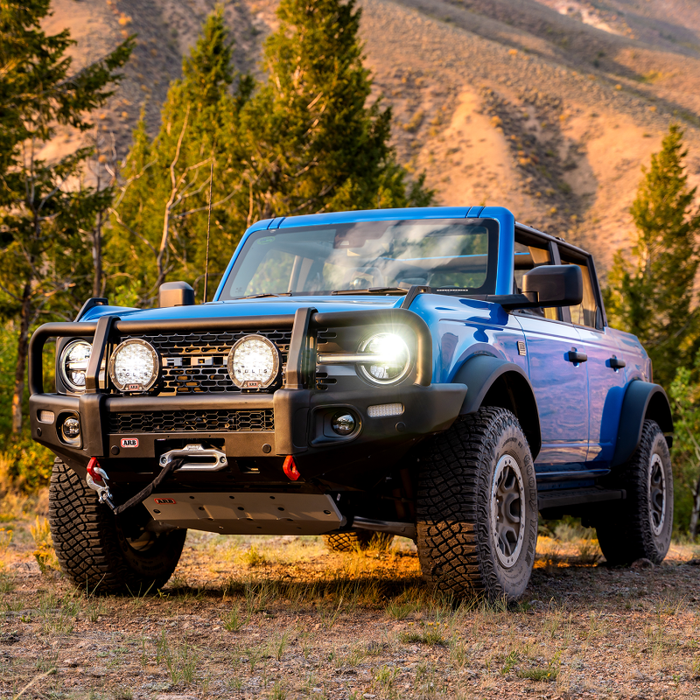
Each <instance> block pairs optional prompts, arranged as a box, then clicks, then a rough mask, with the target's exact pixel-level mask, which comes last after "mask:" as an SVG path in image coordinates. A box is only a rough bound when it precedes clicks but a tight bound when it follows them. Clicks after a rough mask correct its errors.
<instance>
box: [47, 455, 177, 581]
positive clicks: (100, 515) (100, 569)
mask: <svg viewBox="0 0 700 700" xmlns="http://www.w3.org/2000/svg"><path fill="white" fill-rule="evenodd" d="M137 507H142V506H137ZM121 517H125V518H128V517H129V514H128V513H126V514H125V515H124V516H118V517H115V516H114V514H113V513H112V512H111V511H110V509H109V507H108V506H106V505H103V504H101V503H99V502H98V500H97V494H96V492H95V491H93V490H92V489H90V488H89V487H88V486H87V484H86V483H85V481H84V480H83V479H81V478H80V477H79V476H78V475H77V474H76V473H75V472H74V471H73V470H72V469H70V468H69V467H67V466H66V465H65V464H63V462H61V461H60V460H59V459H56V461H55V462H54V465H53V471H52V474H51V486H50V489H49V523H50V525H51V536H52V538H53V542H54V547H55V549H56V556H57V557H58V561H59V563H60V564H61V568H62V569H63V572H64V573H65V575H66V576H67V577H68V578H69V579H70V580H71V581H72V582H73V583H74V584H75V585H76V586H77V587H78V588H81V589H83V590H86V591H87V592H88V593H90V594H92V593H93V592H94V593H96V594H108V593H116V594H131V595H145V594H146V593H147V592H150V593H155V592H156V591H157V590H158V589H159V588H161V587H162V586H164V585H165V584H166V582H167V581H168V579H169V578H170V577H171V576H172V573H173V571H174V570H175V567H176V566H177V563H178V561H179V559H180V554H181V553H182V547H183V545H184V544H185V537H186V536H187V531H186V530H175V531H172V532H167V533H160V534H158V535H153V536H152V537H151V538H150V541H149V542H148V543H147V546H146V547H145V548H144V549H140V550H139V549H136V548H134V546H132V544H131V543H130V540H129V539H128V538H127V537H125V535H124V533H123V531H122V528H121V527H120V526H119V518H121ZM149 537H150V536H149Z"/></svg>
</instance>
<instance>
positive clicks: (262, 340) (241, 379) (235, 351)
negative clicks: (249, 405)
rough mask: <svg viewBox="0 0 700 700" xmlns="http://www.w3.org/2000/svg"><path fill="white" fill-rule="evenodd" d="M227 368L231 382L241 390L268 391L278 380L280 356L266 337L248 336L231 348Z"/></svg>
mask: <svg viewBox="0 0 700 700" xmlns="http://www.w3.org/2000/svg"><path fill="white" fill-rule="evenodd" d="M227 366H228V373H229V376H230V377H231V380H232V381H233V383H234V384H235V385H236V386H238V387H240V388H241V389H266V388H267V387H268V386H270V384H272V382H274V381H275V379H276V378H277V373H278V372H279V366H280V356H279V352H277V347H276V346H275V344H274V343H273V342H271V341H270V340H268V339H267V338H266V337H265V336H262V335H247V336H245V338H241V339H240V340H238V341H237V342H236V343H235V345H234V346H233V347H232V348H231V352H230V353H229V354H228V361H227Z"/></svg>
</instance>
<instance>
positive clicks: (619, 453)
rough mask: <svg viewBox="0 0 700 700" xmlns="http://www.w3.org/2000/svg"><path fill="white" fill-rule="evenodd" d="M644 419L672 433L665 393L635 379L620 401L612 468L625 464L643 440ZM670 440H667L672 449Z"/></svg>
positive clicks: (668, 438)
mask: <svg viewBox="0 0 700 700" xmlns="http://www.w3.org/2000/svg"><path fill="white" fill-rule="evenodd" d="M647 418H651V419H652V420H655V421H656V422H657V423H658V424H659V427H660V428H661V430H662V431H663V432H664V433H672V432H673V414H672V413H671V404H670V403H669V400H668V396H666V392H665V391H664V390H663V388H662V387H660V386H659V385H658V384H652V383H651V382H645V381H642V380H641V379H635V380H633V381H632V382H630V384H629V386H628V387H627V390H626V391H625V396H624V398H623V399H622V408H621V410H620V426H619V428H618V429H617V443H616V444H615V453H614V454H613V458H612V461H611V462H610V466H611V467H618V466H620V465H621V464H624V463H625V462H626V461H627V460H628V459H629V458H630V457H631V456H632V455H633V454H634V451H635V450H636V449H637V445H639V441H640V440H641V439H642V429H643V427H644V421H645V420H646V419H647ZM672 441H673V438H672V437H671V436H667V437H666V442H667V443H668V446H669V447H671V444H672Z"/></svg>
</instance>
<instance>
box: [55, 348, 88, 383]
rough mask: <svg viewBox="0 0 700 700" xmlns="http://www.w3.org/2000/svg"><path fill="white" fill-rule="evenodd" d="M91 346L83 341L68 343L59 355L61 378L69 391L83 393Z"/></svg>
mask: <svg viewBox="0 0 700 700" xmlns="http://www.w3.org/2000/svg"><path fill="white" fill-rule="evenodd" d="M91 353H92V345H90V343H88V342H86V341H85V340H74V341H73V342H72V343H68V345H66V347H65V348H64V350H63V353H61V362H60V369H61V377H62V379H63V381H64V382H65V384H66V386H67V387H68V388H69V389H70V390H71V391H85V373H86V372H87V368H88V362H90V354H91Z"/></svg>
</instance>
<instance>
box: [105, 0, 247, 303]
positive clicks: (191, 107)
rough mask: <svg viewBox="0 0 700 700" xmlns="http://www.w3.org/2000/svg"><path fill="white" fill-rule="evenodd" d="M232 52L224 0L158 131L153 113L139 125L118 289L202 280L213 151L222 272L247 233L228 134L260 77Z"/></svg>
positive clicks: (119, 233) (117, 227)
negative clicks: (236, 200) (235, 66)
mask: <svg viewBox="0 0 700 700" xmlns="http://www.w3.org/2000/svg"><path fill="white" fill-rule="evenodd" d="M231 54H232V49H231V43H230V41H229V38H228V31H227V29H226V27H225V24H224V17H223V10H222V9H221V7H219V8H218V9H217V10H216V11H215V12H213V13H212V14H211V15H210V16H209V17H208V19H207V21H206V23H205V25H204V27H203V29H202V35H201V37H200V38H199V40H198V41H197V43H196V45H195V46H194V47H193V49H192V51H191V53H190V55H189V56H188V57H186V58H185V59H184V61H183V78H182V80H177V81H174V82H173V84H172V85H171V86H170V89H169V91H168V96H167V99H166V101H165V104H164V105H163V109H162V123H161V127H160V130H159V131H158V133H157V134H156V136H155V137H154V138H153V139H150V138H149V136H148V134H147V132H146V127H145V124H144V122H143V119H142V120H141V121H140V123H139V124H138V126H137V128H136V131H135V132H134V141H133V146H132V148H131V150H130V153H129V155H128V157H127V160H126V165H125V168H124V170H123V172H122V180H123V186H122V189H121V192H120V193H119V194H118V196H117V198H116V200H115V204H114V206H113V232H112V235H111V239H110V242H109V255H110V258H111V259H112V261H113V265H112V266H111V270H110V274H111V276H112V278H113V284H112V287H113V290H117V291H118V290H119V289H120V288H123V287H124V286H127V287H128V286H129V285H131V286H132V287H133V288H134V289H135V291H136V295H135V296H136V297H137V299H138V301H140V302H141V303H148V302H150V301H153V300H154V298H155V296H156V295H157V292H158V287H159V286H160V285H161V284H162V283H163V281H165V279H166V277H170V278H177V279H184V280H187V281H189V282H191V283H193V284H194V285H195V288H197V286H198V282H201V279H202V276H203V270H204V251H205V242H206V222H207V208H208V196H209V182H210V173H211V165H212V160H213V162H214V186H213V192H212V200H213V202H212V203H213V208H214V210H215V215H214V217H213V221H212V224H213V229H214V230H213V235H212V244H213V254H212V256H211V257H212V260H213V263H212V271H213V273H214V274H216V273H220V272H223V267H224V265H225V264H226V262H225V261H226V260H227V259H228V258H230V256H231V252H232V248H233V244H234V243H235V240H237V239H235V240H234V236H233V233H232V232H233V231H235V230H237V229H240V223H239V225H238V226H235V225H230V224H229V219H230V216H231V214H230V211H231V200H232V199H233V198H232V196H231V189H232V188H235V182H236V181H237V180H238V172H239V168H238V167H237V164H236V163H235V162H234V161H233V155H232V154H231V153H230V152H227V150H226V149H225V148H224V141H225V139H224V138H223V137H222V135H221V134H222V131H224V130H228V129H230V128H231V124H232V123H234V124H235V119H236V114H237V113H238V111H239V110H240V106H241V103H242V102H244V101H245V99H247V95H248V94H249V93H250V90H251V82H250V79H249V78H247V77H246V76H237V75H236V74H235V73H234V71H233V70H232V67H231V60H232V55H231ZM236 79H238V80H237V81H236ZM234 82H237V85H236V90H235V91H234V92H233V93H232V92H231V85H232V84H233V83H234ZM234 209H235V208H234ZM234 218H235V213H234ZM224 247H225V250H224ZM135 301H136V299H135Z"/></svg>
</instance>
